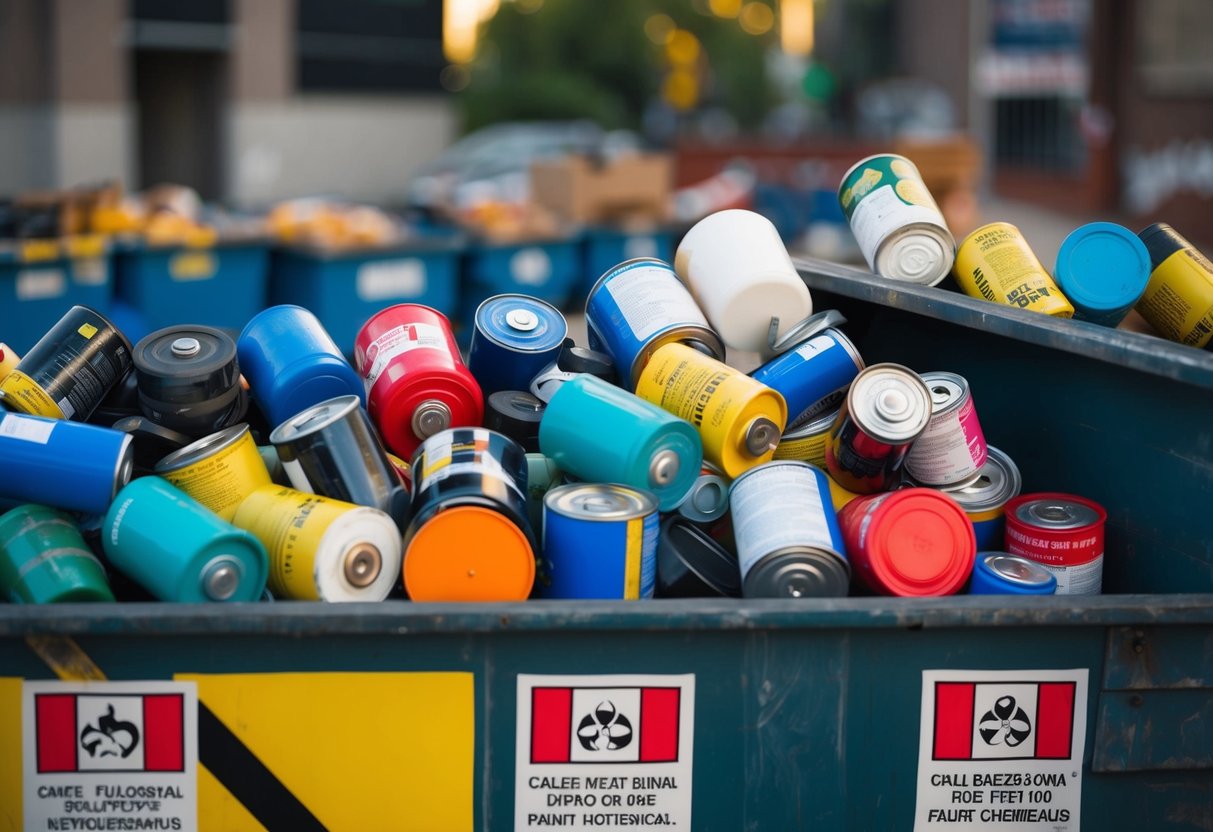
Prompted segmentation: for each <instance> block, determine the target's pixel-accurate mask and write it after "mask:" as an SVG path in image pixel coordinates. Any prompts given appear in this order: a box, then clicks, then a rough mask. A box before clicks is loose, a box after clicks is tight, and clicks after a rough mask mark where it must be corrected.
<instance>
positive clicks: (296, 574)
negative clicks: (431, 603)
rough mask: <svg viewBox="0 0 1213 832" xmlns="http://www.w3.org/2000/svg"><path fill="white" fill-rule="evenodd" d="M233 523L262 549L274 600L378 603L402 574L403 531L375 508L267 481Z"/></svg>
mask: <svg viewBox="0 0 1213 832" xmlns="http://www.w3.org/2000/svg"><path fill="white" fill-rule="evenodd" d="M232 524H233V525H235V526H238V527H240V528H242V529H245V530H246V531H249V532H252V533H253V536H254V537H256V538H257V539H258V540H260V541H261V543H262V545H263V546H265V550H266V552H267V553H268V554H269V564H270V571H269V581H268V585H269V589H270V592H272V593H273V594H274V597H275V598H295V599H299V600H303V601H382V600H383V599H384V598H386V597H387V595H388V593H389V592H390V591H391V589H392V586H393V585H394V584H395V583H396V577H397V575H399V574H400V531H399V530H398V529H397V528H396V524H395V522H393V521H392V518H391V517H388V516H387V515H386V514H384V513H383V512H382V511H380V510H379V509H375V508H367V507H366V506H356V505H354V504H352V503H346V502H342V501H340V500H330V499H329V498H328V497H322V496H320V495H319V494H304V493H303V492H302V491H296V490H295V489H293V488H284V487H282V486H280V485H266V486H263V487H261V488H258V489H257V490H256V491H254V492H253V493H252V494H250V495H248V497H246V498H245V499H244V501H243V502H242V503H241V504H240V507H239V508H238V509H236V514H235V516H234V517H233V518H232Z"/></svg>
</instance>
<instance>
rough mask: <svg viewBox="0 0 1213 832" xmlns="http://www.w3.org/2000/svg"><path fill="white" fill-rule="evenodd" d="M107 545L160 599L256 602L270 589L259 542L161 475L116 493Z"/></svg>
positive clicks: (116, 561) (104, 536) (106, 527)
mask: <svg viewBox="0 0 1213 832" xmlns="http://www.w3.org/2000/svg"><path fill="white" fill-rule="evenodd" d="M101 544H102V546H103V547H104V548H105V556H106V557H107V558H109V562H110V563H111V564H113V565H114V566H115V567H117V568H118V569H120V570H122V572H123V573H124V574H126V575H127V576H128V577H129V578H131V579H132V580H134V581H135V582H136V583H137V584H139V585H140V586H141V587H143V588H144V589H146V590H147V591H148V592H150V593H151V594H152V595H153V596H154V597H156V598H158V599H160V600H161V601H179V602H183V603H198V602H203V601H256V600H257V599H258V598H260V597H261V593H262V592H264V591H265V581H266V574H267V572H268V570H269V561H268V558H267V557H266V553H265V548H264V547H263V546H262V545H261V543H260V541H258V540H257V538H255V537H253V536H252V535H251V534H249V533H248V532H246V531H243V530H242V529H237V528H236V527H234V526H232V525H231V524H230V523H227V522H224V521H223V520H220V519H219V518H218V517H217V516H215V513H214V512H212V511H210V510H209V509H207V508H205V507H203V506H202V505H201V504H199V503H198V502H196V501H195V500H193V499H191V498H190V497H189V496H188V495H187V494H185V492H183V491H181V490H180V489H179V488H176V487H175V486H173V485H170V484H169V483H168V482H166V481H164V480H162V479H160V477H142V478H140V479H137V480H135V481H133V482H131V483H130V484H129V485H128V486H126V488H124V489H122V491H120V492H119V493H118V496H117V497H116V498H115V499H114V504H113V505H111V506H110V509H109V511H108V512H107V513H106V515H105V521H104V523H103V525H102V528H101Z"/></svg>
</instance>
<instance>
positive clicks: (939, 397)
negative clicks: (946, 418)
mask: <svg viewBox="0 0 1213 832" xmlns="http://www.w3.org/2000/svg"><path fill="white" fill-rule="evenodd" d="M919 375H920V376H921V377H922V381H923V384H925V385H926V386H927V392H928V393H930V394H931V415H932V416H938V415H940V414H942V413H947V412H948V411H949V410H954V409H955V408H958V407H960V405H961V403H962V402H963V401H964V397H965V392H966V391H967V390H968V389H969V382H967V381H966V380H965V379H964V376H960V375H957V374H956V373H945V372H942V371H939V370H935V371H932V372H929V373H920V374H919Z"/></svg>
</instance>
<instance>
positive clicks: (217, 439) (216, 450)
mask: <svg viewBox="0 0 1213 832" xmlns="http://www.w3.org/2000/svg"><path fill="white" fill-rule="evenodd" d="M155 472H156V474H158V475H159V476H161V477H164V478H165V479H166V480H168V481H169V482H170V483H172V484H173V485H175V486H177V487H178V488H180V489H181V490H182V491H184V492H185V493H186V494H188V495H189V496H191V497H193V498H194V499H195V500H197V501H198V502H200V503H202V505H204V506H206V507H207V508H209V509H210V510H211V511H213V512H215V514H218V515H219V516H220V517H222V518H223V519H224V520H228V521H230V520H231V519H232V517H233V516H234V515H235V513H236V509H237V508H238V507H239V506H240V504H241V503H242V502H243V501H244V499H245V498H246V497H248V496H249V495H250V494H252V493H253V492H254V491H256V490H257V489H258V488H261V487H263V486H266V485H269V484H270V482H271V481H270V472H269V470H268V469H267V468H266V467H265V460H263V459H262V458H261V452H260V451H258V450H257V444H256V443H255V442H253V435H252V433H250V432H249V427H248V425H245V424H240V425H233V426H232V427H230V428H225V429H223V430H221V431H218V432H216V433H212V434H211V435H210V436H204V437H203V438H202V439H199V440H198V441H197V442H194V443H193V444H191V445H186V446H185V447H184V448H182V449H181V450H179V451H174V452H173V453H171V454H169V455H168V456H166V457H164V458H163V459H161V460H160V461H159V462H158V463H156V468H155Z"/></svg>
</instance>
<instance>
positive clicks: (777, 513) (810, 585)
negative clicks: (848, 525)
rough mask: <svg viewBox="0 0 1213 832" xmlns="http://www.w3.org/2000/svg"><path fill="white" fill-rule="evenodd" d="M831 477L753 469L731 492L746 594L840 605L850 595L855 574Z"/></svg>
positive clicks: (778, 466)
mask: <svg viewBox="0 0 1213 832" xmlns="http://www.w3.org/2000/svg"><path fill="white" fill-rule="evenodd" d="M829 495H830V486H829V481H828V480H827V478H826V475H825V474H824V473H823V472H822V471H821V470H820V469H818V468H814V467H813V466H811V465H807V464H805V463H803V462H771V463H768V464H766V465H760V466H758V467H757V468H751V469H750V470H749V471H747V472H745V473H744V474H742V475H741V476H740V477H738V478H737V479H736V480H735V481H734V482H733V487H732V489H731V490H730V493H729V505H730V506H731V509H730V512H729V514H730V516H731V517H732V518H733V534H734V537H735V539H736V541H737V562H738V564H739V565H740V568H741V587H742V594H743V595H744V596H745V597H746V598H807V597H818V598H832V597H841V596H844V595H846V594H847V587H848V585H849V584H850V579H851V568H850V566H849V565H848V563H847V558H846V549H845V548H844V546H843V540H842V532H841V531H840V529H839V527H838V518H837V515H836V513H835V511H834V505H833V503H832V502H831V501H830V496H829Z"/></svg>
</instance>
